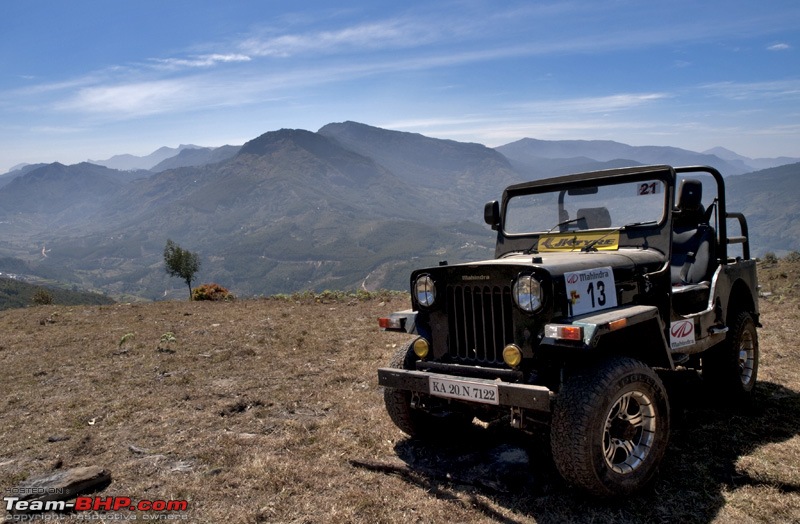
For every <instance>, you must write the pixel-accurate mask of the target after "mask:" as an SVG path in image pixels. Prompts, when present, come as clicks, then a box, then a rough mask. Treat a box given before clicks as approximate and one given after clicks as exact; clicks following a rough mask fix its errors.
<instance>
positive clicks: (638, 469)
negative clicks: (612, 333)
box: [550, 357, 670, 497]
mask: <svg viewBox="0 0 800 524" xmlns="http://www.w3.org/2000/svg"><path fill="white" fill-rule="evenodd" d="M669 429H670V428H669V402H668V400H667V392H666V389H665V388H664V385H663V383H662V382H661V379H659V377H658V375H656V373H655V372H654V371H653V370H652V369H650V368H649V367H648V366H646V365H645V364H643V363H642V362H639V361H638V360H634V359H631V358H624V357H617V358H612V359H609V360H605V361H603V362H602V363H600V364H599V365H597V366H595V367H593V368H590V369H586V370H582V371H581V372H578V373H576V374H574V375H572V376H570V377H569V378H568V379H567V380H566V381H565V382H564V384H563V386H562V387H561V390H560V391H559V393H558V399H557V402H556V406H555V408H554V411H553V420H552V426H551V432H550V440H551V447H552V451H553V461H554V462H555V465H556V468H557V469H558V471H559V473H561V476H562V477H564V479H565V480H566V481H567V482H568V483H569V484H571V485H573V486H575V487H577V488H579V489H582V490H584V491H587V492H588V493H590V494H592V495H595V496H599V497H614V496H620V495H626V494H629V493H632V492H634V491H637V490H639V489H641V488H642V487H643V486H644V485H646V484H647V483H648V482H649V481H650V480H651V479H652V478H653V476H654V475H655V473H656V470H657V468H658V465H659V463H660V462H661V459H662V458H663V456H664V452H665V451H666V448H667V442H668V440H669Z"/></svg>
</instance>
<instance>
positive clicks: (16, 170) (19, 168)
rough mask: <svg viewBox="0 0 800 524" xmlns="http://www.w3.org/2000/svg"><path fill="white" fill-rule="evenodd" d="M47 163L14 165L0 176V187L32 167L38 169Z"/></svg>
mask: <svg viewBox="0 0 800 524" xmlns="http://www.w3.org/2000/svg"><path fill="white" fill-rule="evenodd" d="M46 165H47V164H18V165H16V166H14V167H13V168H12V169H11V171H9V172H8V173H6V174H5V175H2V176H0V187H3V186H4V185H6V184H8V183H9V182H11V181H12V180H14V179H15V178H18V177H21V176H23V175H25V174H26V173H29V172H31V171H33V170H34V169H38V168H40V167H42V166H46Z"/></svg>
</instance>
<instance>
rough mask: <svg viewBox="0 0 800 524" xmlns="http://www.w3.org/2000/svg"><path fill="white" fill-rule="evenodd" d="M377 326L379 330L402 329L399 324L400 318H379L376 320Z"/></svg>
mask: <svg viewBox="0 0 800 524" xmlns="http://www.w3.org/2000/svg"><path fill="white" fill-rule="evenodd" d="M378 326H380V328H381V329H400V328H402V327H403V326H402V325H401V324H400V318H399V317H395V318H392V317H388V318H379V319H378Z"/></svg>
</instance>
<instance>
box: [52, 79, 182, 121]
mask: <svg viewBox="0 0 800 524" xmlns="http://www.w3.org/2000/svg"><path fill="white" fill-rule="evenodd" d="M188 96H189V93H187V91H186V84H185V83H184V82H182V81H177V80H160V81H152V82H138V83H130V84H124V85H110V86H93V87H84V88H82V89H80V90H78V92H77V93H76V94H75V95H74V96H73V97H71V98H69V99H67V100H65V101H63V102H61V103H59V104H58V105H57V107H58V108H59V109H62V110H67V111H82V112H87V113H113V114H118V115H121V116H125V117H127V116H130V115H131V114H137V115H146V114H154V113H158V112H162V111H164V110H165V109H166V108H168V107H175V106H179V107H180V106H183V104H184V103H185V100H186V98H188Z"/></svg>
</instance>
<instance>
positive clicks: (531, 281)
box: [514, 275, 542, 313]
mask: <svg viewBox="0 0 800 524" xmlns="http://www.w3.org/2000/svg"><path fill="white" fill-rule="evenodd" d="M514 301H515V302H516V303H517V305H518V306H519V307H520V309H522V310H523V311H527V312H528V313H533V312H534V311H536V310H538V309H539V308H541V307H542V286H541V285H540V284H539V281H538V280H536V279H535V278H533V277H532V276H530V275H522V276H520V277H519V278H518V279H517V281H516V282H514Z"/></svg>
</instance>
